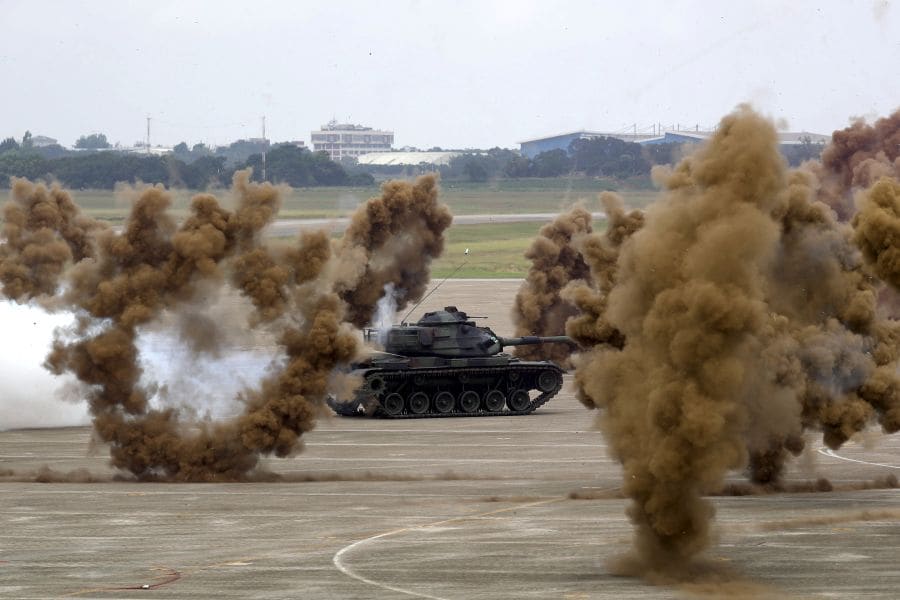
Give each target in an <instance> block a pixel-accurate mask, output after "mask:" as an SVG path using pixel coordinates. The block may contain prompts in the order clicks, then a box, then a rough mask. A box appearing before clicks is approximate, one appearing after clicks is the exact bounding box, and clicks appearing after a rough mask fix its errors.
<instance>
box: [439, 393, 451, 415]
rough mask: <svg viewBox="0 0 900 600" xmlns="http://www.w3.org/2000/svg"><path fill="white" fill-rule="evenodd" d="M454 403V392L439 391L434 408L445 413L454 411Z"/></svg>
mask: <svg viewBox="0 0 900 600" xmlns="http://www.w3.org/2000/svg"><path fill="white" fill-rule="evenodd" d="M454 404H455V401H454V398H453V394H451V393H450V392H438V395H437V396H435V397H434V409H435V410H436V411H438V412H439V413H441V414H443V415H445V414H447V413H448V412H452V411H453V405H454Z"/></svg>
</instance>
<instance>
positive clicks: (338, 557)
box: [331, 498, 564, 600]
mask: <svg viewBox="0 0 900 600" xmlns="http://www.w3.org/2000/svg"><path fill="white" fill-rule="evenodd" d="M560 500H564V498H550V499H548V500H539V501H537V502H528V503H525V504H517V505H516V506H510V507H507V508H501V509H498V510H492V511H488V512H485V513H479V514H475V515H466V516H463V517H454V518H452V519H445V520H443V521H437V522H435V523H427V524H425V525H413V526H411V527H403V528H400V529H394V530H393V531H386V532H384V533H379V534H378V535H373V536H371V537H367V538H365V539H362V540H359V541H356V542H353V543H352V544H350V545H349V546H344V547H343V548H341V549H340V550H338V551H337V552H336V553H335V554H334V558H332V560H331V562H333V563H334V566H335V568H337V570H338V571H340V572H341V573H343V574H344V575H346V576H348V577H352V578H353V579H356V580H357V581H361V582H363V583H367V584H369V585H374V586H375V587H379V588H382V589H385V590H390V591H392V592H397V593H399V594H406V595H408V596H416V597H417V598H428V599H429V600H446V599H445V598H441V597H439V596H431V595H429V594H423V593H421V592H415V591H413V590H407V589H403V588H399V587H396V586H393V585H389V584H387V583H381V582H379V581H374V580H372V579H369V578H368V577H366V576H364V575H360V574H359V573H355V572H354V571H353V570H351V569H350V567H348V566H347V565H346V564H344V555H345V554H347V553H348V552H350V551H351V550H353V549H355V548H360V547H361V546H364V545H366V544H369V543H371V542H374V541H377V540H380V539H383V538H386V537H389V536H392V535H397V534H400V533H405V532H407V531H415V530H421V529H429V528H433V527H439V526H441V525H446V524H448V523H455V522H458V521H467V520H470V519H479V518H481V517H487V516H489V515H495V514H499V513H504V512H509V511H511V510H518V509H521V508H529V507H532V506H539V505H541V504H549V503H551V502H559V501H560Z"/></svg>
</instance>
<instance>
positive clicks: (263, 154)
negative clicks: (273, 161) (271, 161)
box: [262, 115, 266, 181]
mask: <svg viewBox="0 0 900 600" xmlns="http://www.w3.org/2000/svg"><path fill="white" fill-rule="evenodd" d="M262 139H263V150H262V180H263V181H265V180H266V115H263V118H262Z"/></svg>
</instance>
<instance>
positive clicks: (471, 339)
mask: <svg viewBox="0 0 900 600" xmlns="http://www.w3.org/2000/svg"><path fill="white" fill-rule="evenodd" d="M365 333H366V337H367V339H369V340H370V341H372V340H374V338H375V337H376V336H378V335H379V333H380V334H381V335H380V338H381V339H380V340H379V341H380V342H381V343H382V344H383V346H384V351H382V352H376V353H375V354H373V355H372V356H370V357H369V358H367V359H366V360H365V361H363V362H361V363H356V364H353V365H351V370H350V373H351V375H353V376H357V377H360V378H361V379H362V385H360V387H359V388H357V390H356V392H355V393H354V395H353V397H352V398H350V399H348V400H343V401H341V400H338V399H336V398H334V397H333V396H330V397H329V398H328V399H327V402H328V405H329V406H330V407H331V408H332V409H333V410H334V411H335V412H336V413H337V414H339V415H342V416H375V417H384V418H391V419H400V418H424V417H463V416H465V417H487V416H500V415H526V414H529V413H532V412H534V411H535V410H536V409H537V408H538V407H539V406H541V405H542V404H544V403H546V402H547V401H548V400H550V398H552V397H553V396H554V395H556V393H557V392H558V391H559V390H560V388H561V387H562V382H563V373H564V371H563V370H562V369H561V368H559V367H558V366H557V365H555V364H553V363H552V362H549V361H526V360H521V359H519V358H516V357H515V356H512V355H510V354H507V353H505V352H503V351H502V350H503V348H504V347H506V346H523V345H529V344H545V343H569V344H571V343H573V340H572V339H571V338H569V337H567V336H564V335H561V336H552V337H536V336H527V337H513V338H504V337H500V336H498V335H497V334H495V333H494V332H493V331H491V329H490V328H488V327H478V326H476V325H475V322H474V321H472V320H470V318H469V316H468V315H467V314H466V313H464V312H462V311H460V310H458V309H457V308H456V307H455V306H447V307H445V308H444V310H438V311H434V312H427V313H425V315H424V316H423V317H422V318H421V319H420V320H419V321H418V322H417V323H415V324H407V323H402V324H401V325H399V326H394V327H391V328H390V329H388V330H387V331H385V332H378V331H377V330H371V329H370V330H366V332H365Z"/></svg>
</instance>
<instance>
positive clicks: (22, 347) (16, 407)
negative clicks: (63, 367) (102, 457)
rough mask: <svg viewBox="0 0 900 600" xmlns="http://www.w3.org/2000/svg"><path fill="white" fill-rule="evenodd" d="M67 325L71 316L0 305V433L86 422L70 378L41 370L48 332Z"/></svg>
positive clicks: (50, 335)
mask: <svg viewBox="0 0 900 600" xmlns="http://www.w3.org/2000/svg"><path fill="white" fill-rule="evenodd" d="M72 321H73V317H72V314H71V313H57V314H49V313H47V312H45V311H44V310H43V309H41V308H39V307H37V306H33V305H26V304H16V303H14V302H11V301H6V300H3V301H0V324H2V329H0V331H2V333H0V336H2V337H0V431H2V430H7V429H21V428H25V427H66V426H73V425H86V424H88V423H89V422H90V419H89V417H88V412H87V405H86V404H85V403H84V402H82V399H83V397H82V396H81V395H80V394H79V392H80V390H81V389H82V388H81V387H80V386H79V385H78V384H77V382H76V381H75V378H74V377H71V376H69V375H66V376H56V375H53V374H51V373H50V372H49V371H47V370H46V369H44V368H43V367H42V366H41V365H42V364H43V363H44V359H45V358H46V357H47V353H48V352H49V351H50V346H51V344H52V342H53V331H54V329H56V328H57V327H66V326H69V325H71V324H72Z"/></svg>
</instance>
